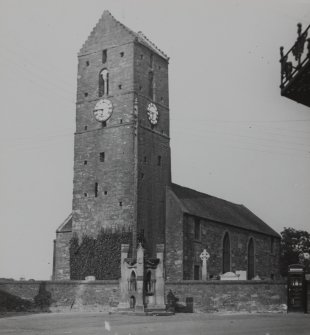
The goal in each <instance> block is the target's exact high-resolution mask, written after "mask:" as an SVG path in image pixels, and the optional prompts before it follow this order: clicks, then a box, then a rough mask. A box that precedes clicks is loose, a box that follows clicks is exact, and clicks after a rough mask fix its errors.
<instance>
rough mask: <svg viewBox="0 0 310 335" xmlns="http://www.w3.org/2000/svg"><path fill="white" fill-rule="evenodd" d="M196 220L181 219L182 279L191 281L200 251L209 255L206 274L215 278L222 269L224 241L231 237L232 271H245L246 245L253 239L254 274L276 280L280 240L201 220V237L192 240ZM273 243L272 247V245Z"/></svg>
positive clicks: (189, 218) (246, 261)
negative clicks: (182, 237)
mask: <svg viewBox="0 0 310 335" xmlns="http://www.w3.org/2000/svg"><path fill="white" fill-rule="evenodd" d="M194 224H195V217H193V216H187V215H186V216H185V217H184V228H183V229H184V265H183V266H184V279H194V269H193V267H194V264H198V265H201V261H200V258H199V255H200V253H201V252H202V250H203V249H205V248H206V249H207V251H208V252H209V253H210V259H209V261H208V274H209V275H211V276H213V277H214V276H218V275H219V274H221V273H222V269H223V264H222V261H223V238H224V235H225V233H226V232H227V233H228V234H229V238H230V255H231V261H230V263H231V271H232V272H235V271H237V270H243V271H247V269H248V255H247V254H248V251H247V250H248V242H249V239H250V238H253V240H254V253H255V265H254V269H255V275H258V276H259V277H260V278H261V279H270V278H274V279H276V278H279V275H280V274H279V255H280V240H279V239H277V238H272V237H271V236H267V235H264V234H260V233H256V232H253V231H247V230H244V229H239V228H236V227H233V226H229V225H225V224H221V223H218V222H212V221H210V220H204V219H200V226H201V228H200V229H201V233H200V238H199V239H198V240H195V238H194ZM272 240H273V242H272ZM272 243H273V246H272Z"/></svg>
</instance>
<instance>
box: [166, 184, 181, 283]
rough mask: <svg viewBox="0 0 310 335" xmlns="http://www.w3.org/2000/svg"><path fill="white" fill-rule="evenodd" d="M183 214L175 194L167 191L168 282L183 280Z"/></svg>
mask: <svg viewBox="0 0 310 335" xmlns="http://www.w3.org/2000/svg"><path fill="white" fill-rule="evenodd" d="M180 227H183V212H182V210H181V208H180V205H179V200H178V199H177V197H176V196H175V195H174V193H173V192H172V191H171V190H170V189H169V188H167V190H166V245H165V265H166V266H165V269H166V272H165V276H166V279H167V280H181V279H183V231H180Z"/></svg>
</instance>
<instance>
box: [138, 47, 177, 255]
mask: <svg viewBox="0 0 310 335" xmlns="http://www.w3.org/2000/svg"><path fill="white" fill-rule="evenodd" d="M150 72H151V73H152V74H153V78H154V79H153V93H154V94H153V95H152V96H150V95H149V93H150V92H149V89H150V83H149V73H150ZM134 87H135V92H136V97H137V99H138V122H139V129H138V208H137V209H138V222H137V225H138V227H137V228H138V231H141V230H143V231H144V236H145V240H146V252H147V253H148V254H149V255H150V256H151V257H154V256H155V255H156V244H161V243H164V236H165V190H166V186H167V185H169V184H170V181H171V171H170V170H171V167H170V165H171V163H170V138H169V101H168V62H167V61H166V60H165V59H163V58H162V57H160V56H159V55H157V54H156V53H155V52H153V51H151V50H150V49H148V48H146V47H145V46H143V45H141V44H139V43H138V42H136V43H135V45H134ZM150 103H154V104H155V105H156V108H157V110H158V113H159V114H158V120H157V123H156V124H155V125H152V124H151V123H150V121H149V119H148V113H147V107H148V105H149V104H150ZM159 157H160V158H159ZM159 159H160V162H159V161H158V160H159Z"/></svg>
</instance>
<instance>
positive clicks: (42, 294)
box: [0, 280, 119, 312]
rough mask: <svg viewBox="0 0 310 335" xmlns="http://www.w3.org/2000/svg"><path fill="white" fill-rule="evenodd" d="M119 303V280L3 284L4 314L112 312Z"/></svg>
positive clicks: (0, 289) (0, 291)
mask: <svg viewBox="0 0 310 335" xmlns="http://www.w3.org/2000/svg"><path fill="white" fill-rule="evenodd" d="M118 301H119V282H118V280H102V281H101V280H97V281H92V282H86V281H42V282H39V281H35V282H22V281H20V282H18V281H14V282H0V311H2V312H7V311H38V310H39V311H46V312H47V311H51V312H57V311H70V310H72V311H82V310H83V311H88V310H89V311H108V310H110V309H111V307H115V306H117V304H118Z"/></svg>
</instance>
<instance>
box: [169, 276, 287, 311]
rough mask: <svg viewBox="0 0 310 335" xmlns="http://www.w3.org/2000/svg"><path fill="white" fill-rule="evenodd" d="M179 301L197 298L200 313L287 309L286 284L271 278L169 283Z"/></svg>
mask: <svg viewBox="0 0 310 335" xmlns="http://www.w3.org/2000/svg"><path fill="white" fill-rule="evenodd" d="M170 290H171V292H172V293H173V294H174V296H175V297H176V298H178V299H179V303H181V304H183V305H185V302H186V298H187V297H192V298H193V299H194V311H196V312H198V311H200V312H227V311H229V312H272V311H282V312H284V311H286V309H285V308H284V307H283V306H284V305H285V304H286V303H287V296H286V294H287V291H286V284H285V283H284V282H272V281H225V282H224V281H208V282H202V281H180V282H167V283H166V295H167V294H168V292H169V291H170Z"/></svg>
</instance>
